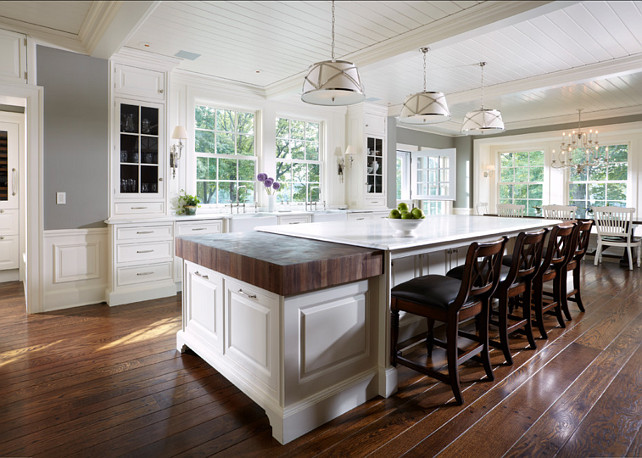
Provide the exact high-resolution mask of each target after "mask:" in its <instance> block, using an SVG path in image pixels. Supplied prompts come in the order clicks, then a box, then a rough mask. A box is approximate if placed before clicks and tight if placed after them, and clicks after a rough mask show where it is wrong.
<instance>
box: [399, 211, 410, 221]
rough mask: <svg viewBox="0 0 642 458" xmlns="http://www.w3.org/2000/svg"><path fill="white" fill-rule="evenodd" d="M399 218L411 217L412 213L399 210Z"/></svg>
mask: <svg viewBox="0 0 642 458" xmlns="http://www.w3.org/2000/svg"><path fill="white" fill-rule="evenodd" d="M401 219H412V213H410V212H408V211H405V212H404V211H402V212H401Z"/></svg>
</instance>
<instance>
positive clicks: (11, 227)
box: [0, 35, 20, 270]
mask: <svg viewBox="0 0 642 458" xmlns="http://www.w3.org/2000/svg"><path fill="white" fill-rule="evenodd" d="M1 37H2V36H1V35H0V38H1ZM0 44H1V40H0ZM18 135H19V128H18V124H14V123H12V122H0V270H7V269H17V268H18V267H19V262H18V260H19V257H20V254H19V253H20V224H19V221H20V209H19V207H20V199H19V186H18V162H19V161H18V154H19V153H18V150H19V147H18V144H19V143H18V142H19V140H18Z"/></svg>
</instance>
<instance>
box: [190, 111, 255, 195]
mask: <svg viewBox="0 0 642 458" xmlns="http://www.w3.org/2000/svg"><path fill="white" fill-rule="evenodd" d="M194 117H195V139H194V145H195V146H194V148H195V153H196V195H197V196H198V197H199V198H200V199H201V202H202V203H203V204H227V203H230V202H237V201H238V202H247V203H252V202H254V183H255V176H256V155H255V150H256V149H255V140H254V132H255V126H254V123H255V115H254V113H251V112H244V111H236V110H229V109H222V108H216V107H211V106H207V105H198V106H196V107H195V110H194Z"/></svg>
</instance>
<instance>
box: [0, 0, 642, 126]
mask: <svg viewBox="0 0 642 458" xmlns="http://www.w3.org/2000/svg"><path fill="white" fill-rule="evenodd" d="M330 25H331V3H330V2H329V1H283V2H281V1H252V2H250V1H226V2H220V1H219V2H206V1H193V2H182V1H167V2H88V1H70V2H55V1H44V2H41V1H29V2H2V1H0V28H4V29H9V30H15V31H20V32H23V33H27V34H29V35H30V36H32V37H34V38H35V39H36V40H37V41H38V42H41V43H43V44H52V45H54V46H59V47H62V48H65V49H69V50H72V51H75V52H81V53H85V54H89V55H93V56H97V57H103V58H108V57H109V56H110V55H111V54H113V53H114V52H116V51H118V50H119V49H120V48H121V47H129V48H136V49H139V50H144V51H146V52H151V53H157V54H161V55H164V56H174V55H176V53H178V52H179V51H187V52H189V53H195V54H199V55H200V56H199V57H198V58H196V59H195V60H188V59H183V60H182V61H181V63H180V64H179V66H178V68H179V69H180V71H184V72H190V73H195V74H202V75H210V76H212V77H215V78H217V79H220V80H222V81H227V82H238V83H242V84H243V85H246V86H250V87H253V88H254V89H255V90H257V91H259V92H262V93H264V94H265V96H266V97H270V98H285V99H289V98H297V97H298V94H300V90H301V84H302V80H303V76H304V75H305V72H306V70H307V68H308V66H309V65H310V64H312V63H314V62H317V61H320V60H326V59H328V58H329V57H330V52H331V51H330V49H331V34H330V32H331V29H330ZM640 30H642V2H627V1H614V2H603V1H588V2H573V1H570V2H559V1H556V2H549V1H528V2H524V1H513V2H510V1H500V2H498V1H434V2H424V1H372V2H371V1H337V2H336V40H335V42H336V45H335V55H336V57H337V58H341V59H347V60H351V61H353V62H355V63H356V64H357V65H358V67H359V70H360V73H361V77H362V79H363V83H364V87H365V90H366V95H367V97H368V100H370V101H372V102H373V103H376V104H381V105H384V106H387V107H388V109H389V113H390V114H391V115H396V114H398V113H399V110H400V105H401V103H402V102H403V100H404V98H405V97H406V96H407V95H409V94H412V93H414V92H418V91H420V90H422V88H423V60H422V55H421V53H420V51H419V48H421V47H423V46H429V47H430V48H431V51H430V52H429V53H428V89H429V90H439V91H442V92H444V93H445V94H446V96H447V99H448V103H449V106H450V109H451V112H452V120H451V121H450V122H447V123H442V124H436V125H432V126H429V127H428V128H427V130H430V131H433V132H438V133H444V134H449V135H458V134H459V128H460V126H461V122H462V120H463V117H464V115H465V113H466V112H467V111H469V110H473V109H477V108H479V106H480V105H481V100H480V98H481V92H482V91H481V87H480V86H481V70H480V67H479V62H480V61H485V62H487V65H486V67H485V69H484V81H485V89H484V105H485V106H486V107H489V108H497V109H499V110H501V111H502V114H503V117H504V121H505V123H506V128H507V130H510V129H517V128H526V127H533V126H538V125H550V124H558V123H566V122H573V121H575V120H577V109H578V108H583V109H584V111H583V114H582V117H583V119H585V120H591V119H602V118H608V117H615V116H626V115H634V114H640V113H642V34H641V33H640Z"/></svg>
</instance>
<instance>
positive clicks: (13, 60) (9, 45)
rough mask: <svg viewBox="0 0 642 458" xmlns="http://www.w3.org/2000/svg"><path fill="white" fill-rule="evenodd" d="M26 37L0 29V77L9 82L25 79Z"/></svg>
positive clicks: (24, 80) (21, 81)
mask: <svg viewBox="0 0 642 458" xmlns="http://www.w3.org/2000/svg"><path fill="white" fill-rule="evenodd" d="M26 42H27V37H26V36H25V35H23V34H21V33H15V32H9V31H6V30H0V61H1V62H2V65H1V66H0V79H2V80H4V81H6V82H9V83H23V84H24V83H26V81H27V43H26Z"/></svg>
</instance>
